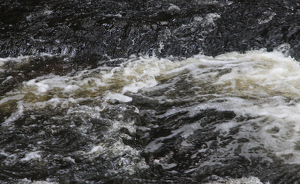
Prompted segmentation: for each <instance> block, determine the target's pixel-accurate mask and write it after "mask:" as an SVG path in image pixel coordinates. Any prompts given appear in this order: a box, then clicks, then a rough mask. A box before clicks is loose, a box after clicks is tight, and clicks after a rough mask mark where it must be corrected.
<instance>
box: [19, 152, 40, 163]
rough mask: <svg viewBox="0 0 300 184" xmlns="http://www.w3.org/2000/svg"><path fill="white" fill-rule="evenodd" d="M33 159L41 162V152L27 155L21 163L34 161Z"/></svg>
mask: <svg viewBox="0 0 300 184" xmlns="http://www.w3.org/2000/svg"><path fill="white" fill-rule="evenodd" d="M32 159H37V160H40V159H41V155H40V151H35V152H30V153H27V154H26V155H25V157H24V158H22V159H21V161H29V160H32Z"/></svg>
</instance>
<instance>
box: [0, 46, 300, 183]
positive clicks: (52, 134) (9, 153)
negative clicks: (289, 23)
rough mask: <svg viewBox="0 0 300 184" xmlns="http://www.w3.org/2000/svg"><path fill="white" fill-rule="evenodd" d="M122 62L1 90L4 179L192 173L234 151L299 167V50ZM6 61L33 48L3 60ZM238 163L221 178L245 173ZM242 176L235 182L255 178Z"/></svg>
mask: <svg viewBox="0 0 300 184" xmlns="http://www.w3.org/2000/svg"><path fill="white" fill-rule="evenodd" d="M50 57H51V56H50ZM118 60H124V62H123V63H122V64H120V65H119V66H116V67H109V66H101V67H98V68H95V69H84V70H82V71H72V72H70V73H69V74H67V75H64V76H59V75H54V74H48V75H44V76H40V77H37V78H35V79H32V80H29V81H25V82H23V83H22V85H20V86H19V87H18V88H16V89H13V90H12V91H10V92H7V93H5V94H4V95H3V96H1V97H0V110H1V112H2V114H3V115H5V117H4V118H3V122H2V123H1V134H0V139H1V140H0V160H1V169H0V171H1V172H0V173H1V174H0V178H1V179H2V180H3V182H4V181H5V182H20V183H30V182H31V181H44V182H49V183H51V182H54V183H55V182H59V183H64V182H65V183H68V182H72V181H77V182H82V183H84V182H86V183H88V182H94V183H97V182H98V183H105V182H110V181H114V182H117V181H119V182H123V183H124V181H125V180H128V182H129V183H134V182H135V183H138V182H148V183H157V182H159V181H164V182H167V181H172V178H186V181H189V182H193V181H195V182H196V181H202V179H203V178H205V177H208V176H209V177H210V179H213V176H210V175H209V174H207V172H208V171H207V170H209V168H216V167H218V168H222V167H223V168H227V167H231V166H230V164H231V163H230V162H235V161H233V160H235V159H237V158H239V159H241V160H242V162H243V163H245V164H246V165H251V164H252V165H255V163H253V162H254V161H253V160H254V159H253V158H259V161H258V162H259V164H261V165H268V164H269V165H270V164H272V163H273V162H275V161H278V160H280V161H281V162H282V163H284V164H300V134H299V132H300V123H299V120H300V113H299V112H300V105H299V101H300V66H299V63H298V62H297V61H295V60H294V59H293V58H290V57H286V56H284V55H283V54H282V53H281V52H277V51H274V52H266V51H263V50H259V51H250V52H247V53H245V54H239V53H236V52H232V53H227V54H223V55H219V56H217V57H207V56H203V55H195V56H194V57H191V58H187V59H182V60H179V59H177V58H171V57H170V58H160V59H159V58H157V57H147V56H143V57H137V56H132V57H130V58H129V59H122V58H121V59H118ZM6 62H15V63H17V64H15V65H14V66H18V65H22V63H24V62H30V57H22V58H4V59H1V60H0V65H1V66H4V65H5V63H6ZM0 72H4V69H3V70H1V71H0ZM10 78H11V77H7V79H6V80H10ZM259 164H258V165H259ZM253 167H254V166H253ZM235 171H236V170H234V171H233V170H230V169H229V170H228V172H231V173H226V172H223V174H222V173H221V174H220V175H221V176H222V177H224V176H229V177H235V176H236V177H242V176H243V175H239V174H238V173H232V172H235ZM236 172H237V171H236ZM216 180H217V181H216V182H218V181H219V182H222V181H223V182H225V179H224V178H223V179H222V178H217V179H216ZM221 180H222V181H221ZM229 180H230V179H227V180H226V181H227V182H228V181H229ZM242 180H243V181H242ZM242 180H233V179H232V180H230V182H232V183H235V182H236V183H239V182H249V183H259V182H260V181H259V180H258V179H257V178H251V177H250V178H248V179H246V178H243V179H242ZM246 180H247V181H246ZM174 181H175V180H174ZM125 183H126V182H125Z"/></svg>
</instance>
